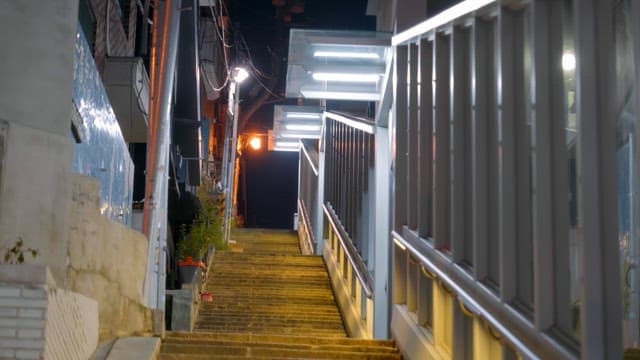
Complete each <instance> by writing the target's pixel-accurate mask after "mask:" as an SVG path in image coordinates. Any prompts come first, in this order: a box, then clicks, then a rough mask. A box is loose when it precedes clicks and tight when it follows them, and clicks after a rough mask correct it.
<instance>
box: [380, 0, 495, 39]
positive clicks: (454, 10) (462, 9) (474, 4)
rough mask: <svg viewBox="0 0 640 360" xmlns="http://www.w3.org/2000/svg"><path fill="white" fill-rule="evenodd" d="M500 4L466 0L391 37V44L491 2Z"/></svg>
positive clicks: (491, 0) (429, 29) (486, 0)
mask: <svg viewBox="0 0 640 360" xmlns="http://www.w3.org/2000/svg"><path fill="white" fill-rule="evenodd" d="M492 3H496V4H499V3H500V2H499V1H498V0H466V1H463V2H461V3H459V4H457V5H455V6H452V7H450V8H448V9H447V10H445V11H443V12H441V13H440V14H438V15H436V16H434V17H432V18H431V19H428V20H426V21H423V22H421V23H419V24H417V25H415V26H413V27H411V28H409V29H407V30H405V31H403V32H401V33H399V34H397V35H396V36H394V37H392V38H391V45H393V46H396V45H399V44H402V43H404V42H405V41H407V40H410V39H411V38H414V37H416V36H419V35H422V34H424V33H427V32H429V31H431V30H433V29H435V28H437V27H439V26H442V25H445V24H448V23H450V22H452V21H453V20H455V19H457V18H459V17H462V16H464V15H467V14H469V13H471V12H474V11H476V10H479V9H481V8H483V7H485V6H487V5H489V4H492Z"/></svg>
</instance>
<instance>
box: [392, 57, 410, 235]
mask: <svg viewBox="0 0 640 360" xmlns="http://www.w3.org/2000/svg"><path fill="white" fill-rule="evenodd" d="M395 51H396V56H395V59H396V71H395V78H396V95H395V96H394V98H395V112H396V116H395V119H394V123H395V147H396V155H395V161H394V165H395V166H394V179H395V184H394V188H395V189H394V193H395V197H394V202H395V205H394V209H395V211H394V212H395V214H394V229H396V231H401V230H402V226H403V225H405V224H406V223H407V189H406V185H405V184H406V176H407V71H406V68H407V65H408V64H407V60H408V59H407V56H408V49H407V46H404V45H401V46H397V47H396V48H395Z"/></svg>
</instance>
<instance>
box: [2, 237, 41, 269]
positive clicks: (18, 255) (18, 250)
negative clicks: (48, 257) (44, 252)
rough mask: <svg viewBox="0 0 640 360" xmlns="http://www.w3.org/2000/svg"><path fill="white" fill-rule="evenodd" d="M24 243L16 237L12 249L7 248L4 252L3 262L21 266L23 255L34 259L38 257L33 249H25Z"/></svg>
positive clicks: (36, 251)
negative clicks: (29, 255)
mask: <svg viewBox="0 0 640 360" xmlns="http://www.w3.org/2000/svg"><path fill="white" fill-rule="evenodd" d="M23 246H24V241H23V240H22V238H21V237H18V241H16V243H15V244H14V245H13V247H11V248H8V249H6V250H5V252H4V262H5V263H8V264H22V263H24V260H25V254H31V256H32V257H33V258H34V259H35V258H36V256H38V253H39V252H38V250H36V249H33V248H30V247H29V248H25V247H23Z"/></svg>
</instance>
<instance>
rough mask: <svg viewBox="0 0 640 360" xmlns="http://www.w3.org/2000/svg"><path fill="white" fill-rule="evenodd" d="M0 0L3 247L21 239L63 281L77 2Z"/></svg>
mask: <svg viewBox="0 0 640 360" xmlns="http://www.w3.org/2000/svg"><path fill="white" fill-rule="evenodd" d="M0 5H1V6H2V11H0V44H2V54H3V55H2V56H1V58H2V60H0V63H1V66H0V79H2V80H0V128H3V130H2V131H0V132H1V133H2V134H4V135H2V134H0V137H2V138H3V140H0V142H1V143H3V145H2V146H1V149H0V171H1V173H0V250H4V249H5V248H6V247H11V246H13V245H14V244H15V243H16V241H17V240H18V239H19V238H22V239H23V241H24V243H25V246H27V247H33V248H36V249H38V250H40V251H41V254H47V256H46V257H45V256H39V257H38V258H37V259H35V262H40V263H43V264H48V265H50V267H51V271H52V273H53V276H54V277H55V278H56V281H58V284H63V283H64V279H63V274H64V254H65V252H66V248H65V241H66V239H67V231H68V214H69V204H70V200H69V199H70V198H71V195H70V189H71V186H70V175H71V165H72V159H73V143H72V139H71V138H70V136H69V122H70V114H71V104H70V101H69V100H70V98H71V86H72V80H73V71H72V70H73V44H74V41H75V37H76V28H77V24H78V20H77V10H76V9H77V6H78V1H77V0H56V1H44V2H42V1H10V0H0ZM7 54H10V56H6V55H7ZM28 261H32V259H28Z"/></svg>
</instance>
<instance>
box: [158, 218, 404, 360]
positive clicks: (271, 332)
mask: <svg viewBox="0 0 640 360" xmlns="http://www.w3.org/2000/svg"><path fill="white" fill-rule="evenodd" d="M232 239H235V240H236V241H237V243H236V244H234V250H235V251H219V252H216V255H215V258H214V260H213V263H212V265H211V267H210V268H209V270H208V274H207V283H206V284H205V290H206V291H208V292H211V293H212V294H213V301H212V302H207V303H201V304H200V308H199V313H198V319H197V322H196V326H195V331H194V332H192V333H181V332H169V333H167V334H166V337H165V339H164V340H163V343H162V349H161V355H160V359H164V360H183V359H249V358H250V359H400V358H401V357H400V354H399V352H398V350H397V349H396V348H395V345H394V343H393V342H392V341H375V340H360V339H350V338H348V337H347V334H346V332H345V329H344V324H343V322H342V316H341V314H340V312H339V310H338V308H337V306H336V302H335V297H334V294H333V290H332V288H331V282H330V279H329V276H328V274H327V271H326V266H325V263H324V260H323V259H322V257H320V256H305V255H301V254H300V250H299V245H298V244H299V243H298V239H297V236H296V235H295V233H292V232H290V231H271V230H246V229H239V230H237V231H234V233H233V235H232ZM301 334H304V336H302V335H301Z"/></svg>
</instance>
